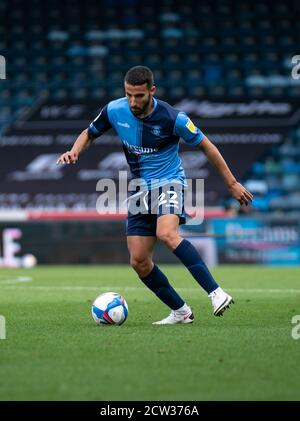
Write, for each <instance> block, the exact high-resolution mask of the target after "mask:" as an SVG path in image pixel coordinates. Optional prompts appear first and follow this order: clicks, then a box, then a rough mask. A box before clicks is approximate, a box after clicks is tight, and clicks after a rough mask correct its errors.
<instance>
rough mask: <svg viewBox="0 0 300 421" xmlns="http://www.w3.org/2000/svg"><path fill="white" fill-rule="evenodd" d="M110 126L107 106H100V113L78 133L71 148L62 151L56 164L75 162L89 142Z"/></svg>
mask: <svg viewBox="0 0 300 421" xmlns="http://www.w3.org/2000/svg"><path fill="white" fill-rule="evenodd" d="M111 127H112V125H111V123H110V120H109V117H108V106H107V105H106V106H105V107H104V108H102V110H101V112H100V114H99V115H98V116H97V117H96V118H95V120H94V121H93V122H92V123H91V124H90V125H89V127H88V128H87V129H85V130H83V132H81V133H80V135H79V136H78V138H77V139H76V141H75V143H74V145H73V147H72V149H71V150H70V151H67V152H65V153H63V154H62V155H61V156H60V157H59V158H58V160H57V162H56V163H57V164H76V162H77V161H78V157H79V155H80V154H81V153H82V152H83V151H84V150H85V149H87V148H88V147H89V146H90V144H91V142H92V141H93V140H94V139H96V138H97V137H99V136H101V135H102V134H103V133H104V132H106V131H107V130H109V129H110V128H111Z"/></svg>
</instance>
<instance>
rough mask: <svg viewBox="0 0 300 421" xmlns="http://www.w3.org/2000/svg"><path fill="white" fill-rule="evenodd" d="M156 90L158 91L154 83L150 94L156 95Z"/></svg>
mask: <svg viewBox="0 0 300 421" xmlns="http://www.w3.org/2000/svg"><path fill="white" fill-rule="evenodd" d="M155 91H156V86H155V85H153V86H152V87H151V88H150V95H154V94H155Z"/></svg>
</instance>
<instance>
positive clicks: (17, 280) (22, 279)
mask: <svg viewBox="0 0 300 421" xmlns="http://www.w3.org/2000/svg"><path fill="white" fill-rule="evenodd" d="M32 280H33V279H32V278H31V277H30V276H18V277H17V278H11V279H1V280H0V287H1V286H2V285H6V284H18V283H20V282H31V281H32Z"/></svg>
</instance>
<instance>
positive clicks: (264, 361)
mask: <svg viewBox="0 0 300 421" xmlns="http://www.w3.org/2000/svg"><path fill="white" fill-rule="evenodd" d="M161 268H162V269H163V270H164V271H165V273H166V274H167V276H168V277H169V279H170V281H171V282H172V284H173V285H174V286H175V287H176V288H177V289H178V291H179V292H180V294H181V295H182V296H183V298H184V299H185V300H186V301H187V303H188V304H190V305H191V306H192V307H193V311H194V315H195V322H194V323H193V324H192V325H173V326H153V325H152V324H151V322H152V321H154V320H159V319H160V318H163V317H165V316H166V315H167V314H168V309H167V308H166V307H165V306H164V305H163V304H162V303H160V301H159V300H158V299H157V298H156V297H155V296H154V295H153V294H152V293H151V292H150V291H148V290H146V288H145V287H144V286H143V284H141V282H140V281H139V280H138V278H137V277H136V276H135V274H134V273H133V271H132V270H131V269H130V268H129V267H128V266H89V267H87V266H86V267H84V266H73V267H67V266H61V267H47V266H45V267H37V268H34V269H30V270H29V269H27V270H5V269H2V270H1V271H0V314H1V315H3V316H5V318H6V333H7V338H6V340H0V400H101V401H114V400H146V401H150V400H194V401H200V400H299V399H300V365H299V354H300V340H294V339H293V338H292V335H291V330H292V328H293V325H292V323H291V319H292V317H293V316H294V315H295V314H300V287H299V280H300V268H266V267H257V266H256V267H250V266H239V267H238V266H223V267H222V266H220V267H217V268H214V269H213V270H212V272H213V274H214V276H215V278H216V280H217V281H219V283H220V285H221V286H222V287H223V288H224V289H226V290H227V291H228V292H230V293H232V295H233V296H234V298H235V301H236V304H235V305H233V306H231V309H230V310H229V311H226V313H225V314H224V317H222V318H217V317H214V316H213V315H212V307H211V303H210V300H208V298H207V296H206V294H205V293H204V291H203V290H202V289H200V288H199V287H198V285H197V283H196V281H194V280H193V278H192V277H191V275H190V274H189V273H188V272H187V271H186V270H185V268H183V267H181V266H161ZM30 278H32V279H31V280H30ZM105 291H116V292H119V293H121V294H123V295H124V296H125V298H126V300H127V302H128V305H129V316H128V319H127V321H126V323H125V324H124V325H122V326H108V327H99V326H97V325H96V324H95V323H94V321H93V320H92V317H91V314H90V307H91V304H92V301H93V300H94V299H95V297H96V296H97V295H99V294H101V293H102V292H105Z"/></svg>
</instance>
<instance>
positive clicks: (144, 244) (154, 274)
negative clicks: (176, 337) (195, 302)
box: [127, 236, 194, 324]
mask: <svg viewBox="0 0 300 421" xmlns="http://www.w3.org/2000/svg"><path fill="white" fill-rule="evenodd" d="M155 242H156V237H150V236H128V237H127V245H128V250H129V253H130V264H131V266H132V267H133V269H134V270H135V271H136V273H137V274H138V276H139V278H140V279H141V281H142V282H143V283H144V284H145V285H146V286H147V287H148V288H149V289H150V290H151V291H152V292H154V294H156V296H157V297H158V298H159V299H160V300H161V301H162V302H163V303H164V304H166V305H167V306H168V307H169V308H170V309H171V314H170V316H168V317H167V318H166V319H164V320H161V321H160V322H158V324H175V323H191V322H192V321H193V319H194V317H193V314H192V311H191V309H190V308H189V307H188V306H186V304H185V303H184V301H183V300H182V298H181V297H180V296H179V295H178V293H177V292H176V291H175V290H174V288H173V287H172V286H171V285H170V283H169V281H168V279H167V277H166V276H165V275H164V273H163V272H162V271H161V270H160V269H159V267H158V266H157V265H155V264H154V263H153V261H152V254H153V248H154V245H155ZM183 310H184V311H183ZM182 312H184V314H182ZM156 323H157V322H156Z"/></svg>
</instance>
